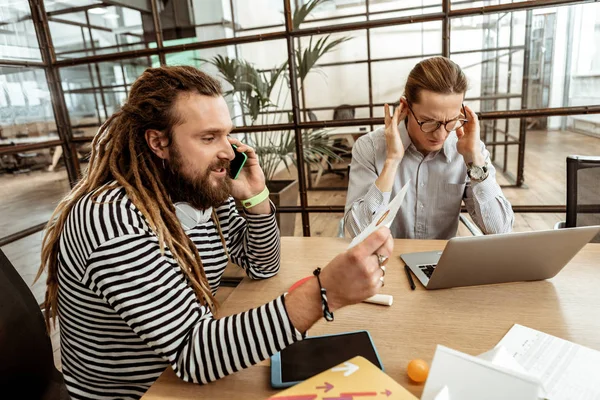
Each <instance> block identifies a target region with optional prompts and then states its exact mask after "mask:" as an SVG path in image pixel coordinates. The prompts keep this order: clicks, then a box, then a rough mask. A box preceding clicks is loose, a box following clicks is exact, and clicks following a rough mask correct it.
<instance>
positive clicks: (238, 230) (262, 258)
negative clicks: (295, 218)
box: [227, 199, 281, 279]
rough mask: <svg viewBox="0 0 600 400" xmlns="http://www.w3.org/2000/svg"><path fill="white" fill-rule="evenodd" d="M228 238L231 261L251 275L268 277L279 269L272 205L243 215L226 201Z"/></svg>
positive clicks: (278, 250) (231, 202)
mask: <svg viewBox="0 0 600 400" xmlns="http://www.w3.org/2000/svg"><path fill="white" fill-rule="evenodd" d="M228 218H229V221H228V222H229V238H228V241H227V246H228V250H229V255H230V257H231V261H232V262H234V263H235V264H237V265H239V266H240V267H242V268H244V270H246V274H247V275H248V276H249V277H250V278H252V279H265V278H270V277H272V276H274V275H276V274H277V272H279V263H280V256H281V255H280V251H281V244H280V240H279V228H278V227H277V221H276V219H275V206H274V205H273V203H271V213H270V214H261V215H257V214H245V217H242V216H241V215H240V214H239V213H238V212H237V210H236V208H235V203H234V201H233V199H231V201H230V202H229V210H228Z"/></svg>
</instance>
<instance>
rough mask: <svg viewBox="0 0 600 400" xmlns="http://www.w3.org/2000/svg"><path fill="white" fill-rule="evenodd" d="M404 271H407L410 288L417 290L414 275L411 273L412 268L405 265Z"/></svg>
mask: <svg viewBox="0 0 600 400" xmlns="http://www.w3.org/2000/svg"><path fill="white" fill-rule="evenodd" d="M404 272H406V277H407V278H408V283H410V289H411V290H415V281H413V278H412V275H411V274H410V268H408V266H406V265H405V266H404Z"/></svg>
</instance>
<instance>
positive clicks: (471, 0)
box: [450, 0, 532, 10]
mask: <svg viewBox="0 0 600 400" xmlns="http://www.w3.org/2000/svg"><path fill="white" fill-rule="evenodd" d="M528 1H532V0H450V8H451V9H452V10H460V9H464V8H477V7H487V6H496V5H499V4H514V3H526V2H528Z"/></svg>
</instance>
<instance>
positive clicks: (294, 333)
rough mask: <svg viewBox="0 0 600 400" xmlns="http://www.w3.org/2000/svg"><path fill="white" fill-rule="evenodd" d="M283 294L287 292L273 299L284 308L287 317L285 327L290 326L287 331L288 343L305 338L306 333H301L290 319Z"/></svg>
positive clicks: (285, 294)
mask: <svg viewBox="0 0 600 400" xmlns="http://www.w3.org/2000/svg"><path fill="white" fill-rule="evenodd" d="M285 296H287V293H284V294H282V295H281V296H279V297H278V298H277V299H275V303H276V304H277V306H281V307H283V309H284V310H285V317H286V318H287V321H286V324H285V325H286V327H287V326H289V327H290V330H289V332H288V338H289V339H291V340H289V341H288V343H293V342H298V341H300V340H302V339H304V338H305V336H306V333H304V334H302V333H301V332H300V331H299V330H298V329H296V327H295V326H294V324H293V323H292V320H291V319H290V316H289V314H288V310H287V306H286V305H285Z"/></svg>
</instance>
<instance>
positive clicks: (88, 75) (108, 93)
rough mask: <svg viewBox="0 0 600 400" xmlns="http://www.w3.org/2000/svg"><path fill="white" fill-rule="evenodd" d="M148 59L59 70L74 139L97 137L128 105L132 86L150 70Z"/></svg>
mask: <svg viewBox="0 0 600 400" xmlns="http://www.w3.org/2000/svg"><path fill="white" fill-rule="evenodd" d="M151 63H152V61H151V60H150V58H149V57H141V58H131V59H122V60H118V61H107V62H101V63H95V64H85V65H76V66H73V67H64V68H61V69H60V76H61V83H62V87H63V92H64V94H65V102H66V104H67V110H68V112H69V118H70V120H71V125H72V127H73V134H74V135H75V136H86V137H87V136H89V137H91V136H94V135H95V134H96V131H97V130H98V128H99V126H100V125H101V124H102V122H104V121H105V120H106V119H107V118H108V117H109V116H110V115H112V114H113V113H114V112H115V111H117V110H118V109H119V108H120V106H121V104H123V102H124V101H125V99H126V97H127V93H128V92H129V88H130V86H131V84H132V83H133V82H134V81H135V80H136V79H137V78H138V77H139V76H140V75H141V74H142V73H143V72H144V70H145V69H146V68H148V67H149V66H151Z"/></svg>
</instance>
